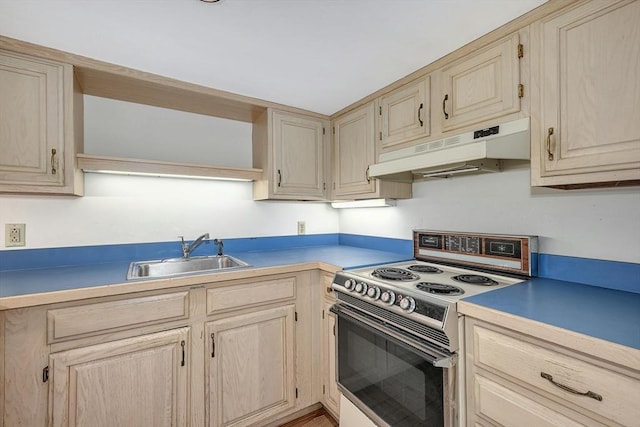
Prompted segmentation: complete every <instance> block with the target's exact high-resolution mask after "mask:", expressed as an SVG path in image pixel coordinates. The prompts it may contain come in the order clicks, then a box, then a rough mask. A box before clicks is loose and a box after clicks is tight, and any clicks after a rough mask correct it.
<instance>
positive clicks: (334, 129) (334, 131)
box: [333, 126, 336, 135]
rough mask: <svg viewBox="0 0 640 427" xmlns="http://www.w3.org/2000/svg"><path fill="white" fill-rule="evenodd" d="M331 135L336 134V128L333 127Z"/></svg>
mask: <svg viewBox="0 0 640 427" xmlns="http://www.w3.org/2000/svg"><path fill="white" fill-rule="evenodd" d="M333 134H334V135H335V134H336V127H335V126H334V127H333Z"/></svg>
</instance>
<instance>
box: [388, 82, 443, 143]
mask: <svg viewBox="0 0 640 427" xmlns="http://www.w3.org/2000/svg"><path fill="white" fill-rule="evenodd" d="M430 86H431V78H430V77H429V76H427V77H426V78H421V79H420V80H418V81H417V82H413V83H409V84H407V85H405V86H403V87H401V88H399V89H396V90H395V91H393V92H391V93H389V94H387V95H384V96H382V97H380V100H379V106H378V113H379V114H380V133H379V138H378V139H379V142H380V150H378V154H380V153H383V152H385V151H389V150H393V149H394V148H399V146H402V145H404V143H406V142H407V141H412V140H415V139H417V138H421V137H426V136H429V135H430V131H431V122H430V117H429V116H430V108H429V105H430V102H429V101H430V99H431V97H430Z"/></svg>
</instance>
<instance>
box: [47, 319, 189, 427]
mask: <svg viewBox="0 0 640 427" xmlns="http://www.w3.org/2000/svg"><path fill="white" fill-rule="evenodd" d="M189 342H190V339H189V328H179V329H174V330H169V331H164V332H158V333H153V334H147V335H142V336H139V337H134V338H127V339H123V340H117V341H111V342H107V343H104V344H96V345H92V346H87V347H81V348H76V349H73V350H67V351H62V352H59V353H53V354H51V355H50V356H49V375H50V377H49V381H50V386H49V393H50V395H49V408H50V410H49V414H50V417H51V420H50V423H49V425H51V426H53V427H58V426H73V427H84V426H86V427H99V426H104V427H108V426H154V427H162V426H166V427H171V426H186V425H187V396H188V382H189V369H190V366H191V364H190V363H189V362H188V358H187V351H186V349H188V348H189V347H190V346H189Z"/></svg>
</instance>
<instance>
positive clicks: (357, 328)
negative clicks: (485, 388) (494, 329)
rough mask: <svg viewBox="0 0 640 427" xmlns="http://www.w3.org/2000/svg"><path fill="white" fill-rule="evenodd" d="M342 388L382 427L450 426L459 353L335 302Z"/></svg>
mask: <svg viewBox="0 0 640 427" xmlns="http://www.w3.org/2000/svg"><path fill="white" fill-rule="evenodd" d="M331 311H332V312H333V313H335V314H336V316H337V326H338V327H337V333H336V352H337V355H336V356H337V363H336V365H337V381H338V387H339V388H340V391H341V392H342V393H343V394H344V395H345V396H346V397H347V398H348V399H349V400H350V401H351V402H353V403H354V404H355V405H356V406H357V407H358V408H359V409H360V410H361V411H362V412H364V413H365V414H366V415H367V416H369V418H371V419H372V420H373V421H375V422H376V424H378V425H380V426H393V427H408V426H428V427H451V426H453V425H454V420H455V419H456V413H457V412H456V404H455V394H454V393H455V372H456V366H455V365H456V355H455V354H450V353H445V352H443V351H442V350H440V349H436V348H434V347H432V346H431V345H430V344H428V343H426V342H421V341H420V340H418V339H416V338H414V337H412V336H410V335H408V334H407V333H406V332H404V331H401V330H398V329H396V328H394V327H392V326H390V325H388V324H384V323H382V322H381V321H380V320H378V319H376V318H374V317H372V316H369V315H367V314H365V313H363V312H361V311H359V310H356V309H353V308H351V307H349V306H345V305H340V304H336V305H334V306H333V307H332V308H331Z"/></svg>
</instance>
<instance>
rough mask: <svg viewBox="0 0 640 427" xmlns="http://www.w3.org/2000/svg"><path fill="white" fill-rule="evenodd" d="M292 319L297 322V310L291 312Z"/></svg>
mask: <svg viewBox="0 0 640 427" xmlns="http://www.w3.org/2000/svg"><path fill="white" fill-rule="evenodd" d="M293 319H294V320H295V321H296V322H297V321H298V312H297V311H296V312H294V313H293Z"/></svg>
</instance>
